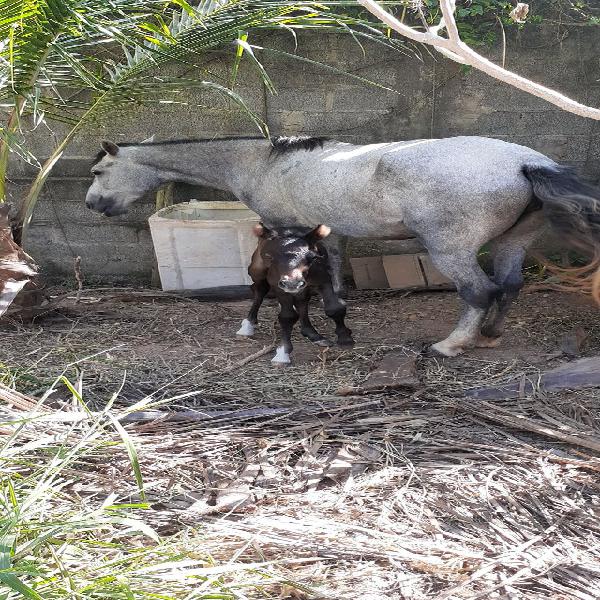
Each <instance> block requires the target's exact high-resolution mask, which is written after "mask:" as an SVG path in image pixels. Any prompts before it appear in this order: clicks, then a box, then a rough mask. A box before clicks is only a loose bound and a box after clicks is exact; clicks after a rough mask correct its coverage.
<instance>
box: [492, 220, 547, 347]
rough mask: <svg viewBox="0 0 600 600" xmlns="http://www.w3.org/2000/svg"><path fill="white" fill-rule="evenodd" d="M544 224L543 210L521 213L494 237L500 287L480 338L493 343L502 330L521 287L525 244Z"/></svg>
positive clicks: (496, 267)
mask: <svg viewBox="0 0 600 600" xmlns="http://www.w3.org/2000/svg"><path fill="white" fill-rule="evenodd" d="M543 226H544V215H543V213H542V211H536V212H533V213H530V214H528V215H526V216H524V217H523V218H522V219H521V220H520V221H519V222H518V223H517V224H516V225H515V226H514V227H511V228H510V229H509V230H508V231H507V232H506V233H503V234H502V235H501V236H499V237H497V238H496V239H495V240H493V242H492V245H491V253H492V256H493V259H494V281H495V282H496V283H497V284H498V285H499V286H500V288H501V295H499V296H498V302H497V308H496V310H493V309H492V310H490V314H489V315H488V318H487V323H486V324H485V325H484V326H483V328H482V330H481V333H482V334H483V337H482V340H481V341H482V342H484V340H486V339H487V340H489V342H490V343H489V344H488V345H493V342H495V341H496V342H497V341H498V338H500V336H501V335H502V334H503V333H504V323H505V321H506V315H507V314H508V311H509V309H510V306H511V304H512V303H513V302H514V301H515V300H516V299H517V296H518V295H519V292H520V291H521V288H522V287H523V272H522V270H523V261H524V259H525V253H526V251H527V248H528V247H529V246H530V245H531V244H532V243H533V242H534V241H535V239H536V238H537V237H538V235H539V234H540V232H541V231H542V229H543Z"/></svg>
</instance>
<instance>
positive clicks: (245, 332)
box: [235, 319, 255, 337]
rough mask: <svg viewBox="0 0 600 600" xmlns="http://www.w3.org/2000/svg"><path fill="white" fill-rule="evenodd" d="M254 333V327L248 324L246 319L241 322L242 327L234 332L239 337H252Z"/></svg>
mask: <svg viewBox="0 0 600 600" xmlns="http://www.w3.org/2000/svg"><path fill="white" fill-rule="evenodd" d="M254 331H255V328H254V325H253V324H252V323H250V321H248V319H244V320H243V321H242V326H241V327H240V328H239V329H238V330H237V331H236V332H235V335H239V336H240V337H252V336H253V335H254Z"/></svg>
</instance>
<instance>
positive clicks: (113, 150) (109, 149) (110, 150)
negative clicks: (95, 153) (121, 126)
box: [100, 140, 119, 156]
mask: <svg viewBox="0 0 600 600" xmlns="http://www.w3.org/2000/svg"><path fill="white" fill-rule="evenodd" d="M100 145H101V146H102V150H104V152H106V154H110V155H111V156H116V155H117V153H118V152H119V146H117V145H116V144H115V143H114V142H107V141H106V140H105V141H104V142H102V144H100Z"/></svg>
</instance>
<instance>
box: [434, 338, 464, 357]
mask: <svg viewBox="0 0 600 600" xmlns="http://www.w3.org/2000/svg"><path fill="white" fill-rule="evenodd" d="M431 349H432V350H433V351H434V352H437V353H438V354H441V355H442V356H446V357H448V358H452V357H454V356H458V355H459V354H462V353H463V352H464V351H465V349H464V348H462V347H461V346H453V345H451V344H448V343H446V342H438V343H437V344H433V346H431Z"/></svg>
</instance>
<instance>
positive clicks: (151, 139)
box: [140, 133, 155, 144]
mask: <svg viewBox="0 0 600 600" xmlns="http://www.w3.org/2000/svg"><path fill="white" fill-rule="evenodd" d="M154 135H155V134H154V133H153V134H152V135H151V136H150V137H149V138H146V139H145V140H144V141H143V142H140V144H151V143H152V142H153V141H154Z"/></svg>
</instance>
